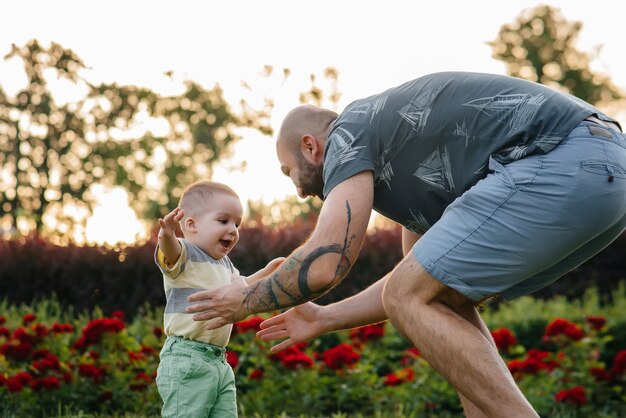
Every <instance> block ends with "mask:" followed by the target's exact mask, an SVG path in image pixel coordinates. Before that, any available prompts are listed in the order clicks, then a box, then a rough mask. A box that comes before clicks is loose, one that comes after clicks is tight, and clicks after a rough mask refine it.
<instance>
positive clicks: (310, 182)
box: [298, 154, 324, 200]
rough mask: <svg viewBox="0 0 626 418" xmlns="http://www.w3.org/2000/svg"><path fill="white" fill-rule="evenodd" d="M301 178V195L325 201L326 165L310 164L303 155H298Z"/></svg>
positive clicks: (299, 180)
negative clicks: (324, 172)
mask: <svg viewBox="0 0 626 418" xmlns="http://www.w3.org/2000/svg"><path fill="white" fill-rule="evenodd" d="M298 157H299V158H298V160H299V161H298V163H299V166H300V167H299V178H298V183H299V184H300V189H301V190H302V191H301V193H302V194H304V196H301V197H306V196H317V197H319V198H320V199H321V200H324V174H323V171H324V164H321V163H320V164H319V165H315V164H312V163H310V162H309V161H308V160H307V159H306V158H304V157H303V156H302V154H298ZM299 193H300V191H299Z"/></svg>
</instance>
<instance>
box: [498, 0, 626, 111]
mask: <svg viewBox="0 0 626 418" xmlns="http://www.w3.org/2000/svg"><path fill="white" fill-rule="evenodd" d="M581 28H582V23H581V22H568V21H566V20H565V19H564V18H563V16H562V14H561V13H560V11H559V10H558V9H555V8H553V7H551V6H547V5H539V6H537V7H535V8H534V9H530V10H526V11H524V12H523V13H522V14H521V15H520V16H519V17H518V18H517V19H516V20H515V21H514V22H512V23H510V24H506V25H503V26H502V27H501V29H500V33H499V34H498V37H497V39H496V40H495V41H493V42H490V43H489V45H491V46H492V47H493V57H494V58H496V59H499V60H501V61H504V62H505V63H506V65H507V72H508V74H509V75H512V76H515V77H520V78H524V79H527V80H531V81H536V82H539V83H541V84H546V85H549V86H552V87H555V88H557V89H565V90H566V91H567V92H569V93H571V94H573V95H574V96H576V97H578V98H581V99H583V100H585V101H587V102H589V103H591V104H602V103H607V102H609V101H611V100H614V99H619V98H624V95H623V93H622V92H620V91H619V89H617V88H616V87H615V86H614V85H613V84H612V83H611V80H610V78H609V77H607V76H604V75H601V74H598V73H595V72H594V71H592V70H591V67H590V63H591V61H592V59H593V58H594V57H593V56H592V55H589V54H587V53H584V52H581V51H579V50H577V49H576V40H577V37H578V34H579V32H580V30H581Z"/></svg>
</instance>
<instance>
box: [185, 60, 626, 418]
mask: <svg viewBox="0 0 626 418" xmlns="http://www.w3.org/2000/svg"><path fill="white" fill-rule="evenodd" d="M625 147H626V137H625V136H624V135H623V134H622V133H621V132H620V127H619V124H617V122H615V121H614V120H613V119H611V118H609V117H608V116H607V115H605V114H603V113H602V112H600V111H599V110H598V109H596V108H595V107H593V106H591V105H589V104H587V103H585V102H583V101H581V100H579V99H576V98H574V97H572V96H569V95H566V94H563V93H560V92H558V91H556V90H553V89H550V88H548V87H545V86H542V85H539V84H536V83H531V82H528V81H524V80H520V79H516V78H512V77H506V76H498V75H491V74H479V73H461V72H448V73H437V74H431V75H427V76H424V77H421V78H418V79H416V80H413V81H409V82H407V83H405V84H402V85H400V86H397V87H394V88H391V89H389V90H387V91H385V92H382V93H380V94H378V95H374V96H371V97H368V98H365V99H361V100H357V101H355V102H353V103H351V104H350V105H348V107H347V108H346V109H345V110H344V111H343V112H342V113H341V114H340V115H337V114H335V113H334V112H331V111H328V110H325V109H319V108H316V107H313V106H300V107H298V108H296V109H294V110H292V111H291V112H290V113H289V114H288V115H287V116H286V118H285V120H284V121H283V124H282V126H281V128H280V131H279V133H278V137H277V143H276V150H277V153H278V159H279V161H280V163H281V166H282V167H281V168H282V171H283V172H284V173H285V175H287V176H289V177H290V178H291V180H292V181H293V183H294V185H295V186H296V188H297V190H298V194H299V195H300V196H301V197H306V196H319V197H320V198H322V199H323V200H324V204H323V206H322V210H321V213H320V217H319V219H318V222H317V226H316V228H315V230H314V232H313V234H312V235H311V237H310V238H309V239H308V240H307V242H306V243H305V244H304V245H302V246H301V247H300V248H298V249H296V250H295V251H294V252H293V253H292V254H291V255H290V256H289V257H288V258H287V259H286V261H285V262H284V263H283V265H282V266H281V268H279V269H278V270H277V271H276V272H275V273H273V274H272V275H270V276H268V277H267V278H266V279H264V280H261V281H259V282H257V283H255V284H253V285H251V286H245V285H244V283H243V282H242V281H240V280H237V281H235V282H234V283H233V284H232V285H229V286H227V287H223V288H221V289H218V290H215V291H205V292H199V293H198V294H196V295H194V296H191V297H190V298H189V300H190V301H192V302H199V303H197V304H195V305H192V306H191V307H190V308H188V311H189V312H195V313H196V315H195V316H194V318H195V319H198V320H203V319H210V320H211V322H210V323H211V326H214V327H218V326H221V325H224V324H226V323H229V322H233V321H238V320H241V319H243V318H244V317H245V316H247V315H248V314H252V313H257V312H268V311H273V310H277V309H282V308H286V307H291V306H295V305H299V304H302V303H303V302H305V301H309V300H313V299H315V298H317V297H318V296H320V295H322V294H324V293H325V292H327V291H328V290H329V289H331V288H332V287H333V286H335V285H336V284H337V283H338V282H339V281H341V280H342V279H343V278H344V277H345V275H346V274H347V272H348V270H349V269H350V267H351V266H352V264H353V263H354V262H355V260H356V258H357V255H358V253H359V249H360V246H361V243H362V241H363V237H364V235H365V231H366V228H367V223H368V220H369V217H370V213H371V210H372V209H375V210H376V211H377V212H379V213H381V214H382V215H384V216H386V217H388V218H390V219H392V220H394V221H396V222H398V223H399V224H401V225H402V226H403V227H404V228H403V235H402V245H403V249H404V252H405V258H404V259H403V260H402V261H401V262H400V263H399V264H398V265H397V266H396V268H395V269H394V270H393V271H392V272H391V273H389V274H388V275H387V276H385V277H384V278H383V279H381V280H380V281H379V282H377V283H375V284H374V285H372V286H371V287H370V288H368V289H366V290H365V291H363V292H362V293H360V294H358V295H356V296H353V297H352V298H349V299H346V300H344V301H341V302H338V303H337V304H335V305H334V306H331V309H330V310H328V311H327V315H324V316H323V319H324V320H327V321H328V320H330V319H333V318H330V314H329V313H328V312H333V315H334V323H333V324H332V325H328V324H326V325H320V328H319V329H318V331H319V332H326V331H329V330H333V329H340V328H342V327H344V328H347V327H352V326H358V325H363V324H365V323H370V322H378V321H382V320H384V319H386V318H389V319H390V320H391V322H392V323H393V324H394V325H395V326H396V327H397V328H398V329H399V330H400V332H402V333H403V334H404V335H406V336H407V338H409V339H410V340H411V342H412V343H413V344H415V346H416V347H417V348H418V349H419V350H420V352H421V353H422V354H423V356H424V358H425V359H426V360H427V361H428V362H429V363H430V364H431V365H432V366H433V367H434V368H435V369H436V370H437V371H438V372H439V373H440V374H441V375H442V376H443V377H445V378H446V379H447V380H448V381H449V382H450V383H451V384H452V385H453V386H454V387H455V388H456V389H457V391H458V393H459V395H460V397H461V402H462V404H463V407H464V409H465V412H466V414H467V416H472V417H479V416H489V417H504V416H506V417H531V416H532V417H534V416H537V415H536V412H535V411H534V410H533V408H532V406H531V405H530V404H529V403H528V401H527V400H526V399H525V398H524V396H523V394H522V393H521V391H520V390H519V389H518V388H517V386H516V384H515V382H514V380H513V378H512V377H511V375H510V373H509V372H508V369H507V367H506V365H505V363H504V362H503V360H502V359H501V358H500V356H499V355H498V351H497V348H496V347H495V344H494V342H493V340H492V338H491V336H490V333H489V331H488V329H487V327H486V326H485V324H484V323H483V321H482V320H481V318H480V316H479V314H478V311H477V309H476V306H477V305H478V304H480V303H481V302H483V301H485V300H487V299H489V298H492V297H494V296H501V297H503V298H505V299H512V298H515V297H518V296H521V295H525V294H529V293H532V292H534V291H536V290H538V289H540V288H542V287H544V286H547V285H549V284H550V283H552V282H553V281H554V280H556V279H557V278H559V277H561V276H562V275H563V274H565V273H566V272H568V271H570V270H571V269H573V268H574V267H576V266H578V265H579V264H581V263H582V262H584V261H585V260H587V259H589V258H590V257H592V256H593V255H595V254H596V253H597V252H599V251H600V250H601V249H602V248H604V247H605V246H607V245H608V244H609V243H610V242H612V241H613V240H614V239H615V238H616V237H617V236H618V235H620V234H621V233H622V231H624V229H625V228H626V149H625ZM418 239H419V240H418ZM313 306H316V305H313ZM311 309H312V308H311V305H304V306H303V307H299V308H297V309H296V310H291V311H289V312H291V314H289V313H287V314H283V315H287V318H286V319H285V317H283V319H284V321H283V322H280V321H281V320H280V319H279V320H277V322H274V325H276V324H277V323H278V324H279V325H278V326H279V328H280V326H281V325H282V326H284V329H282V331H281V330H280V329H277V328H276V327H273V328H272V329H273V334H272V336H271V337H272V338H287V337H289V338H290V340H288V342H287V344H290V343H292V342H293V341H294V340H295V339H297V338H299V337H298V335H297V330H295V331H294V329H293V328H290V327H289V326H287V325H285V324H286V322H285V321H287V319H289V315H292V318H293V316H294V315H296V314H299V315H302V314H303V313H306V312H309V311H310V310H311ZM307 310H308V311H307ZM294 312H295V313H294ZM304 334H306V333H304ZM304 334H303V333H301V334H300V337H302V336H303V335H304ZM307 336H310V334H309V335H304V337H307ZM304 337H303V338H304Z"/></svg>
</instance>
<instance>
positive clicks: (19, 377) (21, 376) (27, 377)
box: [15, 372, 33, 385]
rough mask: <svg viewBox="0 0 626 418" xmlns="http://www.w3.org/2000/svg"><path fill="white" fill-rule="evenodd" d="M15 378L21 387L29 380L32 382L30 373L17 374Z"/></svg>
mask: <svg viewBox="0 0 626 418" xmlns="http://www.w3.org/2000/svg"><path fill="white" fill-rule="evenodd" d="M15 378H16V379H17V380H19V381H20V383H22V384H23V385H26V384H28V383H29V382H30V381H31V380H33V377H32V376H31V375H30V373H27V372H19V373H18V374H16V375H15Z"/></svg>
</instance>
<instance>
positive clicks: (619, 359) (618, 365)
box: [611, 350, 626, 375]
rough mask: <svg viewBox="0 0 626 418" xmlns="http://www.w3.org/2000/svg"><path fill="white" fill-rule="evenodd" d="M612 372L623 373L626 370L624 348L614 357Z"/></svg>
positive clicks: (625, 352) (625, 351)
mask: <svg viewBox="0 0 626 418" xmlns="http://www.w3.org/2000/svg"><path fill="white" fill-rule="evenodd" d="M611 372H612V373H614V374H615V375H622V374H624V372H626V350H622V351H620V352H619V353H617V354H616V355H615V357H613V368H612V369H611Z"/></svg>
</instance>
